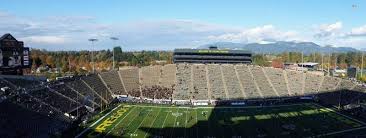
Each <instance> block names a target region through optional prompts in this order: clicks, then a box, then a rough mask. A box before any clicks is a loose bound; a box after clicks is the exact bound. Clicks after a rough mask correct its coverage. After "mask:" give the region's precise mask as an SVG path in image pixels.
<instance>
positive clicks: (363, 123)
mask: <svg viewBox="0 0 366 138" xmlns="http://www.w3.org/2000/svg"><path fill="white" fill-rule="evenodd" d="M313 104H314V105H316V106H320V107H323V108H326V109H328V110H330V111H332V112H334V113H336V114H338V115H341V116H343V117H346V118H348V119H350V120H353V121H356V122H358V123H360V124H362V125H366V123H365V122H362V121H360V120H358V119H355V118H352V117H349V116H347V115H344V114H341V113H339V112H337V111H334V110H333V109H330V108H327V107H324V106H322V105H319V104H316V103H313Z"/></svg>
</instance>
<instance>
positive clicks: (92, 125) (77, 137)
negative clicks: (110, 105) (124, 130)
mask: <svg viewBox="0 0 366 138" xmlns="http://www.w3.org/2000/svg"><path fill="white" fill-rule="evenodd" d="M120 106H122V104H120V105H118V106H117V107H115V108H114V109H112V110H111V111H109V112H108V113H107V114H106V115H104V116H102V117H101V118H99V119H98V120H97V121H95V122H94V123H93V124H91V125H90V126H89V127H88V128H87V129H85V130H84V131H82V132H81V133H79V135H77V136H76V137H75V138H79V137H80V136H81V135H83V134H84V133H85V132H86V131H88V130H89V129H90V128H92V127H94V125H96V124H97V123H99V122H100V121H101V120H103V119H104V118H105V117H106V116H108V115H109V114H111V113H112V112H113V111H114V110H116V109H117V108H119V107H120Z"/></svg>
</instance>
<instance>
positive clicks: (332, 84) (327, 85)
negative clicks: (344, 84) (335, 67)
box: [319, 76, 341, 92]
mask: <svg viewBox="0 0 366 138" xmlns="http://www.w3.org/2000/svg"><path fill="white" fill-rule="evenodd" d="M340 80H341V79H339V78H336V77H330V76H325V77H324V80H323V83H322V85H321V88H320V90H319V92H329V91H334V90H336V89H337V85H338V83H339V81H340Z"/></svg>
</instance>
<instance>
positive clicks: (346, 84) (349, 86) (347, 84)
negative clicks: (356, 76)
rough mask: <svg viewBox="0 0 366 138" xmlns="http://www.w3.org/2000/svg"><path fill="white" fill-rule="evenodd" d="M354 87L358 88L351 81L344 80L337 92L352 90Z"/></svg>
mask: <svg viewBox="0 0 366 138" xmlns="http://www.w3.org/2000/svg"><path fill="white" fill-rule="evenodd" d="M354 87H356V84H355V83H353V82H352V81H351V80H346V79H342V80H341V82H340V84H339V86H338V87H337V90H352V89H353V88H354Z"/></svg>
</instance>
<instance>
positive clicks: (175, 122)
mask: <svg viewBox="0 0 366 138" xmlns="http://www.w3.org/2000/svg"><path fill="white" fill-rule="evenodd" d="M178 111H179V108H178V110H177V112H176V113H179V112H178ZM177 118H178V116H175V119H174V127H173V128H172V129H173V130H172V131H171V132H170V137H172V136H173V133H174V128H175V127H176V125H175V124H177Z"/></svg>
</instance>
